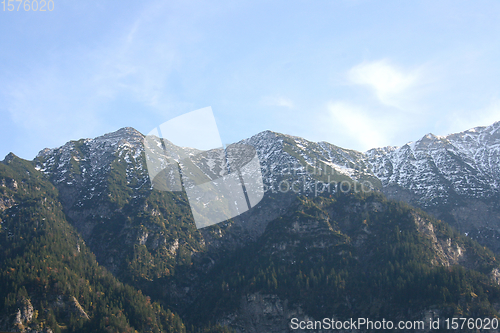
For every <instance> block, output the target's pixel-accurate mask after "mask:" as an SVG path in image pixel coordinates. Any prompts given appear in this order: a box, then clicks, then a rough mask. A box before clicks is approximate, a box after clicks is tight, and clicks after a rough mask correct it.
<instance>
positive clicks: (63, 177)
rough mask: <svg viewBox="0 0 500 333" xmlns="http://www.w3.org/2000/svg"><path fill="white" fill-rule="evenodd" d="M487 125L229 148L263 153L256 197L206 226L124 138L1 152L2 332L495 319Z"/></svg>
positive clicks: (264, 137) (131, 134)
mask: <svg viewBox="0 0 500 333" xmlns="http://www.w3.org/2000/svg"><path fill="white" fill-rule="evenodd" d="M499 128H500V122H497V123H495V124H493V125H491V126H488V127H478V128H475V129H472V130H468V131H465V132H462V133H458V134H452V135H449V136H446V137H436V136H433V135H430V134H429V135H426V136H425V137H423V138H422V139H420V140H418V141H416V142H413V143H409V144H406V145H404V146H402V147H385V148H377V149H372V150H369V151H368V152H365V153H362V152H357V151H354V150H348V149H343V148H340V147H337V146H334V145H331V144H329V143H325V142H320V143H314V142H310V141H307V140H305V139H302V138H298V137H293V136H289V135H284V134H279V133H275V132H271V131H266V132H262V133H259V134H257V135H255V136H253V137H251V138H249V139H246V140H243V141H241V142H240V143H244V144H248V145H251V146H253V147H254V148H255V150H256V151H257V154H258V156H259V160H260V163H261V168H262V175H263V181H264V188H265V190H266V192H265V196H264V199H263V200H262V201H261V202H260V203H259V204H258V205H256V206H255V207H253V208H252V209H250V210H248V211H247V212H245V213H243V214H242V215H240V216H238V217H236V218H233V219H231V220H228V221H225V222H222V223H219V224H217V225H213V226H210V227H207V228H203V229H197V228H196V226H195V223H194V221H193V216H192V214H191V210H190V207H189V202H188V199H187V196H186V194H185V192H162V191H158V190H155V189H153V186H152V184H151V181H150V179H149V176H148V170H147V167H146V160H145V159H146V156H145V150H144V143H143V140H144V136H143V135H142V134H141V133H139V132H137V131H136V130H134V129H132V128H123V129H121V130H119V131H117V132H114V133H110V134H106V135H103V136H101V137H98V138H95V139H82V140H79V141H71V142H68V143H67V144H65V145H64V146H62V147H59V148H55V149H45V150H42V151H41V152H40V153H39V154H38V156H37V157H36V158H35V159H34V160H33V161H26V160H22V159H20V158H17V157H16V156H15V155H13V154H9V155H8V156H7V157H6V158H5V160H4V161H3V162H1V163H0V222H1V224H0V249H1V251H0V258H1V260H0V275H1V276H2V278H1V279H0V330H4V331H20V332H105V331H109V332H129V331H130V332H134V331H137V332H292V331H293V332H295V331H300V330H292V328H291V326H290V322H291V320H292V319H293V318H297V319H299V320H321V319H322V318H338V319H347V318H357V317H369V318H371V319H373V320H376V319H382V318H386V319H390V320H423V321H426V322H429V321H430V320H434V319H436V318H449V317H453V316H459V317H490V318H493V317H496V316H498V310H499V309H498V304H500V287H499V281H500V264H499V263H498V261H497V259H496V256H497V255H498V253H499V252H500V243H499V240H498V236H499V232H500V231H499V230H500V228H499V227H500V207H499V200H498V199H499V185H500V169H499V168H498V166H499V165H500V149H499V147H500V130H499ZM175 149H178V150H179V151H180V152H181V151H182V148H178V147H177V148H175ZM188 153H189V152H188ZM172 158H174V159H175V156H172ZM207 177H209V178H211V179H212V178H213V177H215V175H212V174H207ZM426 327H428V326H426ZM424 331H425V330H424Z"/></svg>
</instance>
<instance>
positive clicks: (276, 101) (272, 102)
mask: <svg viewBox="0 0 500 333" xmlns="http://www.w3.org/2000/svg"><path fill="white" fill-rule="evenodd" d="M262 100H263V104H264V105H269V106H281V107H285V108H289V109H293V108H294V107H295V104H294V103H293V101H292V100H291V99H289V98H286V97H283V96H267V97H264V98H263V99H262Z"/></svg>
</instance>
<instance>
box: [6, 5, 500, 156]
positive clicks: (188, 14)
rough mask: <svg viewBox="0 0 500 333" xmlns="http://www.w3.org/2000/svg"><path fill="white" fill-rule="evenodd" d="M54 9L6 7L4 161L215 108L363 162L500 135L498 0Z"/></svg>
mask: <svg viewBox="0 0 500 333" xmlns="http://www.w3.org/2000/svg"><path fill="white" fill-rule="evenodd" d="M53 1H54V10H53V11H51V12H49V11H47V12H33V11H29V12H26V11H24V10H23V9H22V7H21V9H20V10H19V11H16V10H14V11H12V12H10V11H8V10H5V11H3V10H2V9H3V8H2V7H1V6H2V5H0V87H1V89H0V119H1V121H0V135H1V138H0V160H1V159H3V157H4V156H5V155H6V154H7V153H9V152H11V151H12V152H14V153H15V154H16V155H18V156H20V157H23V158H27V159H32V158H34V157H35V155H36V154H37V153H38V151H40V150H42V149H43V148H46V147H49V148H53V147H57V146H61V145H63V144H64V143H65V142H67V141H69V140H77V139H80V138H87V137H95V136H99V135H102V134H104V133H108V132H112V131H115V130H117V129H119V128H121V127H125V126H131V127H134V128H136V129H137V130H139V131H140V132H142V133H143V134H146V133H148V132H149V131H150V130H152V129H153V128H155V127H156V126H158V125H160V124H161V123H163V122H165V121H168V120H169V119H172V118H174V117H177V116H179V115H182V114H184V113H187V112H190V111H193V110H196V109H200V108H203V107H207V106H211V107H212V110H213V113H214V115H215V117H216V120H217V123H218V127H219V131H220V135H221V138H222V140H223V143H231V142H235V141H239V140H241V139H244V138H247V137H250V136H252V135H254V134H257V133H258V132H261V131H264V130H267V129H269V130H273V131H277V132H282V133H286V134H291V135H296V136H301V137H304V138H306V139H308V140H312V141H328V142H330V143H332V144H335V145H339V146H342V147H346V148H351V149H356V150H360V151H365V150H367V149H369V148H373V147H379V146H386V145H397V146H400V145H403V144H404V143H406V142H408V141H412V140H417V139H419V138H421V137H422V136H424V135H425V134H427V133H429V132H432V133H434V134H436V135H446V134H448V133H452V132H458V131H463V130H466V129H469V128H471V127H475V126H480V125H490V124H492V123H493V122H495V121H498V120H500V41H499V39H498V36H500V20H499V19H498V17H500V2H498V1H493V0H490V1H478V2H471V1H460V0H459V1H451V0H450V1H418V2H417V1H412V2H409V1H408V2H401V1H368V0H366V1H365V0H335V1H334V0H314V1H310V0H307V1H305V0H292V1H290V0H286V1H284V0H277V1H259V0H252V1H217V2H208V1H189V0H188V1H165V0H161V1H149V0H146V1H108V0H103V1H69V0H53ZM167 137H168V136H167Z"/></svg>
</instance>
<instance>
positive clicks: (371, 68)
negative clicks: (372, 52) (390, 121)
mask: <svg viewBox="0 0 500 333" xmlns="http://www.w3.org/2000/svg"><path fill="white" fill-rule="evenodd" d="M347 76H348V79H349V80H350V81H351V82H352V83H354V84H359V85H365V86H368V87H370V88H371V89H373V91H374V93H375V96H376V97H377V98H378V100H379V101H380V102H381V103H382V104H385V105H387V106H392V107H396V108H399V109H403V110H404V109H406V106H407V103H406V102H407V101H408V99H410V98H411V96H412V95H413V92H412V91H411V89H412V88H414V87H415V86H416V85H417V83H418V81H419V79H420V70H418V69H417V70H410V71H407V70H402V69H400V68H397V67H396V66H394V65H391V64H390V63H389V61H388V60H378V61H372V62H363V63H361V64H359V65H356V66H354V67H353V68H351V69H350V70H349V72H348V74H347ZM404 111H407V110H404Z"/></svg>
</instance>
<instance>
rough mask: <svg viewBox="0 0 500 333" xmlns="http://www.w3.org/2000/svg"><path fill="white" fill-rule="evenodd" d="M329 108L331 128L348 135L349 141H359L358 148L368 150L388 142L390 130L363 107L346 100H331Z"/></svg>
mask: <svg viewBox="0 0 500 333" xmlns="http://www.w3.org/2000/svg"><path fill="white" fill-rule="evenodd" d="M327 108H328V114H329V117H330V124H331V125H332V127H331V128H332V129H334V130H335V131H337V132H340V133H341V134H342V135H343V136H346V137H347V138H348V141H351V142H352V141H354V142H357V145H356V147H357V148H358V149H361V150H367V149H370V148H374V147H382V146H385V145H387V144H388V140H387V137H386V135H387V134H389V133H390V132H389V133H388V132H387V131H386V129H387V128H385V127H382V126H381V125H382V123H381V121H380V120H378V119H376V118H375V117H374V116H373V115H370V113H368V112H366V111H365V110H363V109H362V108H360V107H358V106H355V105H352V104H349V103H346V102H330V103H328V105H327ZM347 148H351V147H347Z"/></svg>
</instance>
